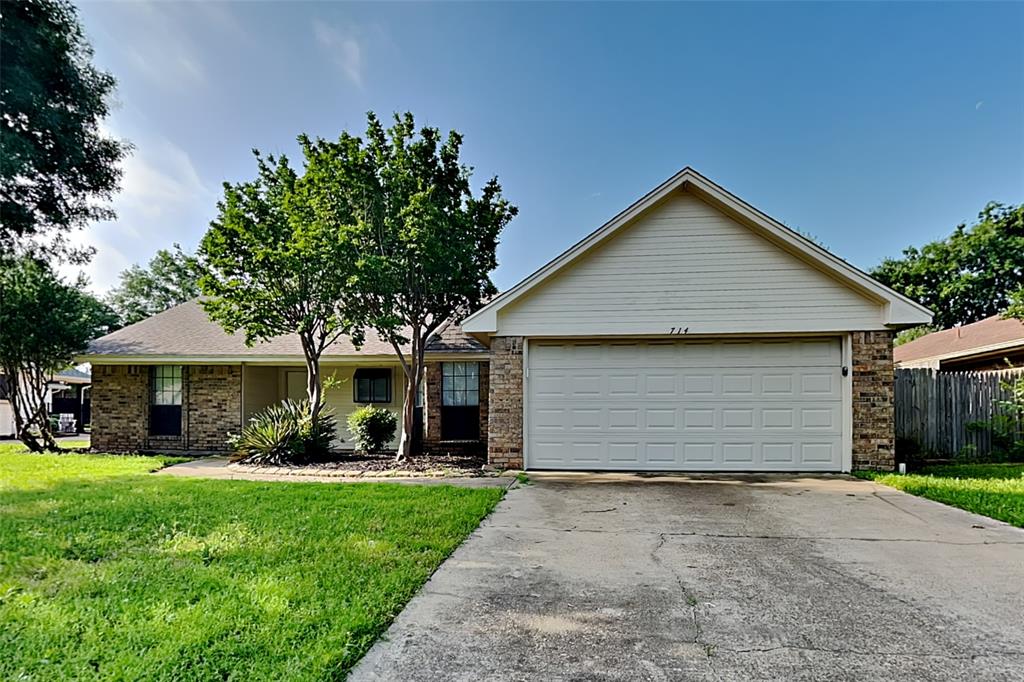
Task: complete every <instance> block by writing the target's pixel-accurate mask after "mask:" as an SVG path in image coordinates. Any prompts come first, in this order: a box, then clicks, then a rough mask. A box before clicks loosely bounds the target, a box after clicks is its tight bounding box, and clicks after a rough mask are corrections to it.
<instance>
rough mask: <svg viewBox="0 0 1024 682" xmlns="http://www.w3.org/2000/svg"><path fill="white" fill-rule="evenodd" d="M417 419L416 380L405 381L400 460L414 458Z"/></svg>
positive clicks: (399, 446)
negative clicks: (414, 436) (413, 444)
mask: <svg viewBox="0 0 1024 682" xmlns="http://www.w3.org/2000/svg"><path fill="white" fill-rule="evenodd" d="M415 421H416V382H415V381H406V382H405V399H404V401H403V402H402V435H401V437H400V438H399V440H398V452H397V454H396V457H395V459H397V460H398V461H399V462H401V461H408V460H410V459H411V458H412V440H413V432H414V430H415V426H414V424H415Z"/></svg>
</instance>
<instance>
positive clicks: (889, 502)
mask: <svg viewBox="0 0 1024 682" xmlns="http://www.w3.org/2000/svg"><path fill="white" fill-rule="evenodd" d="M878 492H879V491H877V490H873V491H872V492H871V496H872V497H874V498H875V499H876V500H879V501H881V502H885V503H886V504H887V505H889V506H890V507H892V508H893V509H895V510H896V511H899V512H902V513H904V514H906V515H907V516H909V517H910V518H912V519H915V520H917V521H919V522H921V523H923V524H925V525H928V522H927V521H925V520H924V519H922V518H921V517H920V516H918V515H917V514H915V513H914V512H912V511H909V510H907V509H904V508H903V507H901V506H899V505H898V504H896V503H895V502H893V501H892V500H887V499H886V496H883V495H879V494H878Z"/></svg>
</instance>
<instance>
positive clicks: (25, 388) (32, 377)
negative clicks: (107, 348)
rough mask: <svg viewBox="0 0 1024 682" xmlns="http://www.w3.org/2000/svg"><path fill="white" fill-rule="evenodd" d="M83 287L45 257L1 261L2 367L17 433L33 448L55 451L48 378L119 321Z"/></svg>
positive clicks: (0, 367) (0, 343)
mask: <svg viewBox="0 0 1024 682" xmlns="http://www.w3.org/2000/svg"><path fill="white" fill-rule="evenodd" d="M84 285H85V282H84V281H82V280H78V281H75V282H66V281H65V280H63V279H61V278H60V277H59V276H58V275H56V274H55V273H54V272H53V269H52V267H51V266H50V265H48V264H47V263H46V262H45V261H42V260H38V259H35V258H32V257H29V256H21V257H19V258H16V259H14V258H3V259H0V330H3V333H2V334H0V370H2V371H3V374H4V376H5V377H6V383H7V391H8V397H9V399H10V400H11V403H12V406H13V407H14V415H15V425H16V427H17V431H18V436H19V437H20V438H21V439H22V440H23V441H24V442H25V444H26V445H27V446H28V447H29V448H30V449H32V450H34V451H38V450H40V449H42V448H43V447H48V448H52V449H56V443H55V442H54V440H53V437H52V435H51V434H50V430H49V424H48V421H47V415H46V406H45V403H44V402H43V401H44V397H45V394H46V382H47V380H49V378H50V377H51V375H52V374H53V373H54V372H59V371H61V370H63V369H65V368H67V367H68V366H69V365H70V364H71V363H72V361H73V359H74V356H75V355H76V354H78V353H81V352H82V351H84V350H85V348H86V344H88V342H89V341H90V340H92V339H94V338H96V337H97V336H100V335H102V334H104V333H106V332H107V330H109V328H110V326H111V325H112V324H114V323H115V321H116V316H115V315H114V313H113V311H111V310H110V308H109V307H107V306H106V305H105V304H103V303H101V302H100V301H98V300H97V299H96V298H94V297H93V296H92V295H90V294H89V293H87V292H86V291H85V290H84ZM33 430H36V431H38V432H39V433H40V436H41V438H42V440H43V443H42V444H40V443H39V441H38V440H37V439H36V437H35V436H34V435H33V433H32V431H33Z"/></svg>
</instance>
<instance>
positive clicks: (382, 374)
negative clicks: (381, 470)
mask: <svg viewBox="0 0 1024 682" xmlns="http://www.w3.org/2000/svg"><path fill="white" fill-rule="evenodd" d="M320 371H321V374H322V376H323V380H324V403H325V404H326V406H327V408H328V409H330V410H331V411H332V412H333V414H334V416H335V417H336V418H337V420H338V435H337V439H336V440H335V442H334V446H335V447H336V448H337V449H339V450H352V449H353V448H354V445H353V443H352V439H351V437H350V436H349V434H348V430H347V426H346V421H347V419H348V416H349V415H350V414H352V413H353V412H355V411H356V410H358V409H359V408H361V407H365V406H366V405H373V406H375V407H381V408H384V409H387V410H389V411H391V412H393V413H394V414H395V416H397V417H398V420H399V428H398V429H397V430H396V431H395V438H394V439H393V440H392V442H391V443H390V444H389V447H390V448H397V447H398V438H399V435H400V433H401V419H402V404H403V396H404V395H405V374H404V372H403V371H402V367H401V365H399V364H398V362H397V361H390V362H389V361H384V360H381V361H373V362H348V363H339V362H335V363H323V364H322V365H321V369H320ZM285 398H291V399H292V400H304V399H305V398H306V368H305V366H304V365H303V364H300V363H297V364H275V365H272V364H262V363H244V364H243V365H242V419H243V423H248V421H249V420H250V419H251V418H252V417H253V416H254V415H255V414H256V413H258V412H260V411H261V410H264V409H266V408H267V407H270V406H271V405H274V404H276V403H279V402H281V401H282V400H284V399H285Z"/></svg>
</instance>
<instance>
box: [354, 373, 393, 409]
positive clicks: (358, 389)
mask: <svg viewBox="0 0 1024 682" xmlns="http://www.w3.org/2000/svg"><path fill="white" fill-rule="evenodd" d="M354 383H355V397H354V400H355V402H357V403H390V402H391V370H390V369H386V368H384V369H376V368H375V369H357V370H356V375H355V382H354Z"/></svg>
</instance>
